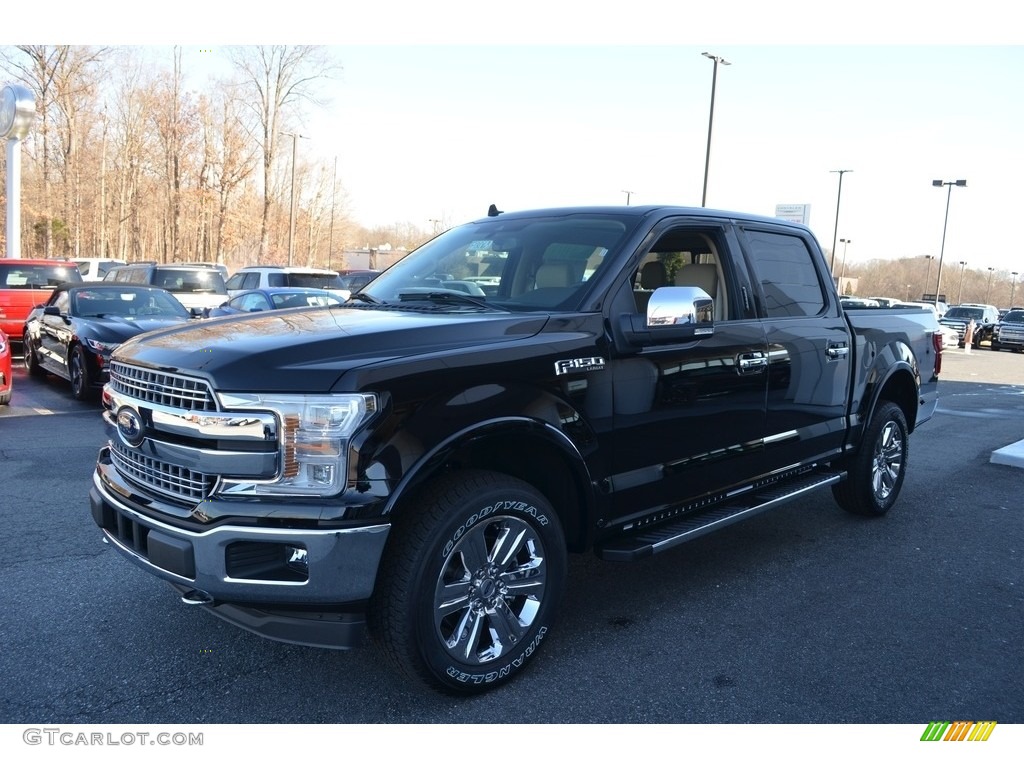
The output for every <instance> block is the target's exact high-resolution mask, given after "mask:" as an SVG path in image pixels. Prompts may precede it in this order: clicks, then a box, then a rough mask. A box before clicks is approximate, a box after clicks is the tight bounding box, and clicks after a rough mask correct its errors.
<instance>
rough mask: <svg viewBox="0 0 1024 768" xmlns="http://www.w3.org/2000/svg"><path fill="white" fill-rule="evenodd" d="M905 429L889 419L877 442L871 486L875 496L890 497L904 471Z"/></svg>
mask: <svg viewBox="0 0 1024 768" xmlns="http://www.w3.org/2000/svg"><path fill="white" fill-rule="evenodd" d="M903 453H904V451H903V431H902V430H901V429H900V426H899V425H898V424H897V423H896V422H895V421H887V422H886V423H885V425H884V426H883V427H882V431H881V433H880V434H879V435H878V440H877V442H876V443H875V455H874V460H873V462H872V468H871V487H872V489H873V491H874V494H875V497H876V498H877V499H878V500H879V501H882V500H884V499H887V498H889V494H891V493H892V492H893V489H894V488H895V487H896V483H897V481H898V480H899V477H900V475H901V473H902V472H903Z"/></svg>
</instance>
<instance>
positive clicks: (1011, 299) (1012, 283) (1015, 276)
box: [1010, 272, 1018, 307]
mask: <svg viewBox="0 0 1024 768" xmlns="http://www.w3.org/2000/svg"><path fill="white" fill-rule="evenodd" d="M1017 274H1018V273H1017V272H1011V273H1010V275H1012V277H1013V279H1012V280H1010V306H1011V307H1012V306H1013V289H1014V288H1016V287H1017Z"/></svg>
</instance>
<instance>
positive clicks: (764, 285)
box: [746, 230, 825, 317]
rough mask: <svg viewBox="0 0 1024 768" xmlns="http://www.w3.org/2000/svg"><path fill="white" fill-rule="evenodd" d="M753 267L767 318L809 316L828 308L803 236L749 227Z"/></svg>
mask: <svg viewBox="0 0 1024 768" xmlns="http://www.w3.org/2000/svg"><path fill="white" fill-rule="evenodd" d="M746 235H747V242H748V244H749V245H750V251H751V267H752V268H753V270H754V275H755V276H756V278H757V281H758V283H759V284H760V286H761V295H762V296H763V297H764V310H765V314H767V316H768V317H808V316H813V315H817V314H819V313H820V312H821V311H822V310H823V309H824V308H825V294H824V291H822V288H821V282H820V280H819V279H818V271H817V269H815V266H814V258H813V256H812V255H811V252H810V251H809V250H808V248H807V244H806V243H805V242H804V240H803V239H802V238H800V237H796V236H794V235H784V234H780V233H778V232H757V231H750V230H747V232H746Z"/></svg>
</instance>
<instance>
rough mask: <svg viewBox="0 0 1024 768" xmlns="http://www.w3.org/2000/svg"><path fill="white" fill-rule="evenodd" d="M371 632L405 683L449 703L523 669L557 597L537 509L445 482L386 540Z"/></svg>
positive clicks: (455, 480)
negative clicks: (420, 685) (453, 696)
mask: <svg viewBox="0 0 1024 768" xmlns="http://www.w3.org/2000/svg"><path fill="white" fill-rule="evenodd" d="M391 537H392V538H391V540H390V542H389V544H388V547H387V550H386V551H385V553H384V559H383V561H382V563H381V569H380V574H379V576H378V581H377V588H376V590H375V592H374V597H373V600H372V601H371V606H370V611H369V621H370V630H371V633H372V634H373V636H374V638H375V640H376V641H377V642H378V643H379V644H380V646H381V647H382V649H383V650H384V653H385V654H386V655H387V656H388V657H389V658H390V659H391V661H392V662H393V663H394V664H395V665H396V666H397V667H398V668H399V669H400V670H401V671H402V672H404V673H405V674H406V675H407V676H409V677H411V678H413V679H418V680H420V681H422V682H425V683H426V684H427V685H429V686H431V687H433V688H436V689H439V690H442V691H445V692H447V693H458V694H474V693H483V692H485V691H488V690H491V689H492V688H495V687H496V686H498V685H501V684H503V683H505V682H508V681H509V680H511V679H512V678H513V677H515V676H516V675H517V674H519V673H520V672H521V671H522V670H523V668H525V667H526V665H527V664H528V663H529V662H530V661H531V660H532V658H533V657H534V656H535V655H536V653H537V650H538V646H539V645H540V644H541V642H542V641H543V640H544V638H545V636H546V635H547V633H548V630H549V628H550V626H551V621H552V618H553V617H554V614H555V612H556V610H557V606H558V603H559V601H560V598H561V594H562V591H563V588H564V585H565V577H566V568H567V565H566V563H567V557H566V548H565V536H564V534H563V532H562V528H561V525H560V523H559V520H558V518H557V517H556V516H555V514H554V511H553V510H552V509H551V505H550V504H549V503H548V501H547V499H545V498H544V496H543V495H541V494H540V493H539V492H538V491H537V490H536V489H535V488H533V487H532V486H530V485H528V484H526V483H524V482H522V481H520V480H517V479H516V478H513V477H509V476H507V475H503V474H499V473H497V472H489V471H476V470H474V471H460V472H456V473H453V474H449V475H445V476H443V477H441V478H439V479H438V480H436V481H434V482H433V483H432V484H431V485H429V486H428V487H427V488H425V489H424V491H423V492H422V493H421V494H420V495H419V496H418V498H417V499H416V501H415V503H413V504H412V505H411V506H407V507H406V508H404V509H403V510H402V512H401V514H400V515H399V517H398V519H397V520H396V521H395V525H394V527H393V528H392V533H391Z"/></svg>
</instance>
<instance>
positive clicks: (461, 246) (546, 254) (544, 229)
mask: <svg viewBox="0 0 1024 768" xmlns="http://www.w3.org/2000/svg"><path fill="white" fill-rule="evenodd" d="M635 221H636V217H634V216H632V215H610V214H598V213H578V214H571V215H562V216H557V215H549V216H537V217H530V218H502V217H500V216H499V217H494V218H491V219H487V220H484V221H478V222H473V223H471V224H465V225H463V226H461V227H456V228H455V229H451V230H449V231H447V232H445V233H444V234H442V235H439V236H438V237H436V238H434V239H433V240H431V241H430V242H428V243H426V244H425V245H423V246H421V247H420V248H418V249H416V250H415V251H413V252H412V253H410V254H409V255H408V256H406V257H405V258H404V259H402V260H401V261H399V262H398V263H397V264H395V266H393V267H392V268H391V269H389V270H388V271H387V272H385V273H384V274H383V275H381V276H380V277H378V278H375V279H374V280H373V282H372V283H370V284H369V286H368V287H367V288H366V289H364V294H365V295H366V297H367V298H368V299H369V300H372V301H376V302H381V303H402V304H409V303H418V302H419V303H426V302H438V301H440V299H441V298H442V297H444V296H446V295H447V296H448V297H449V299H450V298H451V296H453V295H454V296H456V297H457V296H459V295H460V294H461V295H462V296H463V297H472V298H476V299H477V300H478V301H475V302H468V301H452V300H448V301H444V302H443V303H444V306H445V307H448V308H458V309H462V310H466V311H471V310H473V309H476V310H477V311H479V310H480V309H486V308H488V307H490V308H495V309H506V310H524V309H526V310H529V309H542V310H572V309H576V308H578V306H579V304H580V302H581V300H582V298H583V297H584V295H585V294H586V292H587V288H588V286H589V285H591V284H592V281H593V280H594V279H595V278H596V277H598V276H600V275H601V274H602V273H603V272H604V271H605V270H607V269H608V268H609V267H608V263H609V261H610V259H608V258H606V257H607V256H608V255H609V254H610V253H613V252H614V251H615V250H616V249H617V248H618V247H619V246H620V244H621V243H622V241H623V240H624V239H625V236H626V234H627V232H629V230H630V229H631V228H632V226H633V224H634V223H635ZM364 294H356V296H355V298H356V300H358V299H359V298H360V297H361V296H363V295H364Z"/></svg>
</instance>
